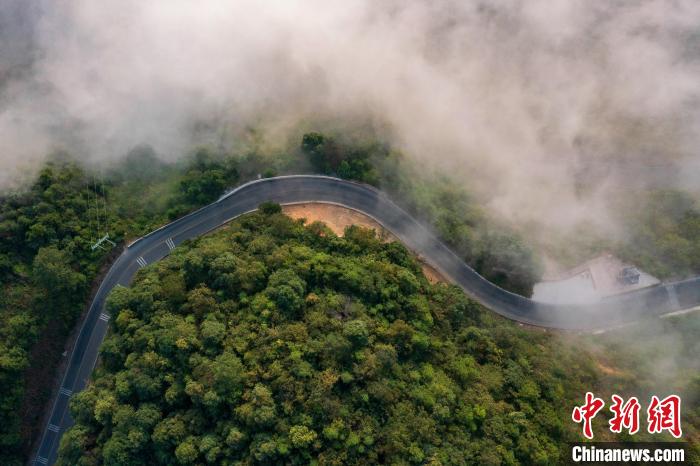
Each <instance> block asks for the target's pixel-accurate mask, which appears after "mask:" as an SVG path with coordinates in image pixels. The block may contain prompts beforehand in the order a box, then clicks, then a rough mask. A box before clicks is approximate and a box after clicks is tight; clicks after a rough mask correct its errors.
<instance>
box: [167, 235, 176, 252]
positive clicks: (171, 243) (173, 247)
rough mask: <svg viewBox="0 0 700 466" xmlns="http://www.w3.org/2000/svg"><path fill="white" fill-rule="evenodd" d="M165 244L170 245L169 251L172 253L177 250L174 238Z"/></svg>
mask: <svg viewBox="0 0 700 466" xmlns="http://www.w3.org/2000/svg"><path fill="white" fill-rule="evenodd" d="M165 244H167V245H168V249H170V250H171V251H172V250H173V249H175V242H174V241H173V239H172V238H168V239H166V240H165Z"/></svg>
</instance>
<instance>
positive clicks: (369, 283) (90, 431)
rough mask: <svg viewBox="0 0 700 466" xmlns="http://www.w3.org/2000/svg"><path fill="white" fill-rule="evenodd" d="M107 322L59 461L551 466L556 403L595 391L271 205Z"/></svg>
mask: <svg viewBox="0 0 700 466" xmlns="http://www.w3.org/2000/svg"><path fill="white" fill-rule="evenodd" d="M107 309H108V311H109V312H110V313H111V314H112V315H113V318H112V319H111V325H112V327H111V331H110V334H109V336H108V337H107V339H106V341H105V343H104V345H103V347H102V353H101V361H102V363H101V366H100V367H99V368H98V369H97V372H96V375H95V378H94V382H93V383H92V384H91V385H90V387H89V388H88V389H87V390H85V391H84V392H81V393H79V394H77V395H76V396H75V397H74V398H73V400H72V403H71V409H72V414H73V417H74V419H75V421H76V425H75V426H74V427H73V428H72V429H71V430H69V431H68V432H67V433H66V435H65V436H64V438H63V441H62V443H61V449H60V459H59V463H60V464H65V465H93V464H105V465H139V464H183V465H186V464H308V463H309V462H311V461H312V460H313V461H315V462H317V463H318V464H337V465H341V464H376V463H379V464H460V463H461V464H464V463H469V464H552V463H555V462H557V461H558V459H559V458H560V455H561V454H562V450H561V449H562V445H566V444H565V443H563V442H564V441H565V440H566V439H568V438H574V437H571V435H572V434H571V433H572V432H573V429H572V428H570V427H571V426H570V424H571V423H570V422H566V420H567V419H568V416H569V415H570V414H569V413H568V410H567V409H566V407H567V404H566V403H563V402H562V393H565V392H569V391H571V390H570V389H571V388H572V387H578V386H580V385H581V384H582V383H584V382H585V381H587V380H590V379H591V378H593V377H594V376H595V375H594V374H595V372H594V371H593V369H592V368H590V367H586V366H580V365H576V363H575V362H574V361H576V359H577V358H578V355H577V354H576V353H575V352H574V351H573V350H570V349H567V348H565V347H557V348H556V354H557V357H556V358H552V357H550V354H551V353H550V351H551V350H552V347H553V346H556V344H555V342H553V341H552V340H550V339H548V338H547V337H546V335H543V334H531V333H527V332H525V331H523V330H521V329H519V328H518V327H517V326H516V325H515V324H513V323H511V322H508V321H505V320H503V319H501V318H499V317H496V316H493V315H492V314H491V313H489V312H488V311H484V310H483V309H482V308H480V307H479V306H478V305H477V304H475V303H474V302H472V301H470V300H469V299H468V298H466V297H465V295H464V294H463V293H462V292H461V290H459V289H457V288H456V287H452V286H447V285H431V284H430V283H429V282H428V281H427V280H426V278H425V277H424V276H423V274H422V272H421V268H420V266H419V264H418V263H417V262H416V261H415V259H413V258H412V256H411V255H410V254H409V253H408V252H407V251H406V249H405V248H404V247H403V246H401V245H400V244H398V243H382V242H380V241H379V240H378V239H377V238H375V236H374V233H373V231H371V230H363V229H360V228H357V227H349V228H348V229H347V230H346V234H345V236H344V237H337V236H336V235H334V234H333V233H332V232H331V231H330V230H329V229H328V228H327V227H325V225H323V224H319V223H314V224H311V225H308V226H304V225H303V224H302V222H300V221H293V220H291V219H290V218H288V217H286V216H284V215H283V214H282V213H280V212H279V209H275V208H273V206H271V205H268V206H266V208H265V209H263V210H261V211H260V212H258V213H254V214H250V215H247V216H245V217H243V218H241V219H239V220H237V221H235V222H234V223H232V224H231V225H230V226H227V227H225V228H223V229H221V230H220V231H218V232H216V233H215V234H212V235H209V236H207V237H203V238H200V239H198V240H196V241H193V242H191V243H190V244H188V245H186V246H184V247H179V248H177V249H176V250H175V251H173V254H172V255H171V256H169V257H168V258H166V259H164V260H162V261H161V262H159V263H156V264H152V265H150V266H148V267H147V268H145V269H143V270H141V271H140V272H139V275H138V277H137V279H136V281H135V283H134V284H133V286H132V287H130V288H123V287H120V288H117V289H115V290H114V291H113V292H112V294H111V295H110V297H109V299H108V302H107ZM571 367H577V369H575V370H572V369H571ZM563 453H566V452H563Z"/></svg>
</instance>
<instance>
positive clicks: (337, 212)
mask: <svg viewBox="0 0 700 466" xmlns="http://www.w3.org/2000/svg"><path fill="white" fill-rule="evenodd" d="M282 211H283V212H284V213H285V214H286V215H288V216H289V217H291V218H293V219H300V218H303V219H306V222H307V223H313V222H316V221H318V222H323V223H325V224H326V225H327V226H328V228H330V229H331V230H332V231H333V233H335V234H336V235H338V236H343V234H344V233H345V228H346V227H349V226H350V225H357V226H360V227H363V228H371V229H373V230H374V231H376V232H377V236H378V237H379V239H381V240H382V241H387V242H389V241H398V239H397V238H396V236H394V235H393V234H392V233H391V232H390V231H389V230H387V229H386V228H384V227H383V226H382V225H381V224H380V223H379V222H377V221H376V220H374V219H373V218H371V217H369V216H367V215H365V214H363V213H362V212H358V211H357V210H353V209H349V208H347V207H343V206H339V205H335V204H326V203H321V202H309V203H305V204H293V205H286V206H282ZM418 260H419V261H420V263H421V266H422V268H423V275H425V277H426V278H427V279H428V281H430V283H438V282H441V283H446V282H447V281H448V280H447V279H446V278H445V277H444V276H443V275H442V274H441V273H440V272H438V271H437V270H436V269H435V268H433V267H432V266H430V265H428V264H427V263H425V261H423V260H421V258H418Z"/></svg>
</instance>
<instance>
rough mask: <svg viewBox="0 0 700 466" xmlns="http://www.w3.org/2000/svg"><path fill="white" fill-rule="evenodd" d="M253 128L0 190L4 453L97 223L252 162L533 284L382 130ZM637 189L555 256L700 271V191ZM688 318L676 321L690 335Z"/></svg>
mask: <svg viewBox="0 0 700 466" xmlns="http://www.w3.org/2000/svg"><path fill="white" fill-rule="evenodd" d="M254 136H255V137H254V138H253V139H254V140H253V141H252V142H250V141H249V143H248V144H243V145H242V146H241V147H238V148H236V149H235V150H234V151H233V152H221V151H217V150H212V149H210V148H202V149H198V150H195V151H193V152H192V154H190V155H189V156H187V157H185V158H184V159H181V160H179V161H178V162H164V161H163V160H162V159H161V158H159V157H158V156H157V154H155V153H154V152H153V150H151V149H150V148H148V147H140V148H136V149H134V150H133V151H132V152H131V153H130V154H128V155H127V156H126V157H125V158H124V159H123V160H121V161H120V162H119V163H117V164H115V165H112V166H110V167H107V168H105V169H102V170H91V169H86V168H84V167H82V166H81V165H79V164H77V163H76V162H74V161H72V159H71V158H70V157H69V156H67V155H65V154H58V155H56V156H54V157H52V158H51V161H50V162H49V163H47V165H46V166H45V167H44V169H42V171H41V172H40V174H39V175H38V176H37V178H36V180H35V182H34V183H33V184H32V185H31V186H29V187H28V188H26V189H25V190H23V191H19V192H14V193H3V194H0V354H1V355H2V356H0V419H2V420H3V422H2V423H0V464H8V465H13V464H21V463H22V462H23V460H22V458H23V457H24V456H25V455H26V454H27V452H28V449H29V446H30V442H31V440H32V438H33V436H35V435H36V434H37V433H38V431H39V429H40V428H41V425H40V422H39V421H40V416H41V415H42V412H43V408H44V405H45V402H46V401H47V399H48V396H49V395H50V391H51V389H52V386H53V377H54V376H55V374H56V370H57V367H58V366H59V364H60V363H61V361H62V356H61V353H62V352H63V349H64V346H65V343H66V339H67V338H68V336H69V334H70V332H71V330H72V329H73V328H74V326H75V323H76V322H77V321H78V318H79V316H80V314H81V313H82V312H83V311H84V310H85V308H86V305H87V303H88V301H89V297H90V293H91V289H92V287H93V286H94V285H95V283H97V282H98V278H99V276H100V274H101V271H102V270H103V269H104V267H105V266H107V265H108V263H109V259H110V257H112V255H113V254H116V253H118V251H119V248H115V249H114V250H112V251H106V250H99V249H98V250H96V251H93V250H92V249H91V245H92V244H93V242H94V241H95V240H96V239H97V237H98V236H101V234H103V233H104V232H106V231H109V233H110V235H111V238H112V239H113V240H115V241H116V242H117V243H118V244H119V245H120V246H121V245H123V244H124V242H126V241H129V240H130V239H133V238H136V237H138V236H141V235H143V234H145V233H147V232H149V231H151V230H153V229H155V228H157V227H158V226H160V225H162V224H164V223H166V222H167V221H168V220H170V219H174V218H177V217H178V216H180V215H182V214H184V213H186V212H188V211H191V210H193V209H196V208H198V207H199V206H201V205H203V204H205V203H207V202H211V201H213V200H215V199H216V198H217V197H218V196H219V195H220V194H221V193H222V192H223V191H224V190H225V189H226V188H228V187H231V186H235V185H236V184H239V183H241V182H244V181H247V180H250V179H253V178H255V177H257V176H259V175H263V176H273V175H277V174H287V173H326V174H330V175H337V176H341V177H345V178H349V179H355V180H358V181H363V182H367V183H371V184H373V185H376V186H379V187H380V188H382V189H383V190H385V191H387V192H389V193H390V195H391V196H392V197H393V198H394V199H396V200H397V201H399V203H400V204H401V205H402V206H404V207H405V208H407V209H408V210H409V211H411V212H412V213H413V214H414V215H416V216H418V217H420V218H421V219H422V220H424V221H425V222H426V223H429V224H431V225H434V227H435V229H436V230H437V232H438V233H439V234H440V235H441V236H442V237H443V239H444V240H445V241H446V242H448V243H449V244H450V245H451V247H452V248H453V249H454V250H455V251H457V252H458V253H459V254H460V255H461V256H462V257H463V258H465V260H466V261H467V262H468V263H470V264H471V265H472V266H474V267H475V268H476V269H477V270H478V271H479V272H481V273H482V274H484V275H485V276H486V277H487V278H489V279H490V280H492V281H494V282H496V283H498V284H500V285H501V286H503V287H505V288H507V289H510V290H513V291H517V292H520V293H523V294H529V291H530V289H531V287H532V284H533V283H534V282H535V281H537V279H538V278H539V274H540V265H539V262H538V260H537V255H536V254H534V253H533V252H532V251H533V250H532V248H531V246H530V245H529V242H528V240H526V239H525V238H524V237H522V236H520V235H519V234H518V233H517V232H516V231H515V230H514V229H513V228H512V226H511V225H508V224H507V223H505V222H504V221H502V220H500V221H499V220H495V219H493V218H491V217H490V216H489V215H488V214H487V213H486V212H484V211H483V210H481V208H480V207H479V204H480V202H479V201H477V200H476V199H475V198H474V197H472V194H471V193H469V192H468V190H467V189H466V188H465V187H464V186H461V185H457V184H455V183H454V182H453V181H450V180H449V179H447V178H444V177H439V176H433V175H431V174H429V173H424V172H422V171H419V170H417V169H416V168H415V167H414V166H413V165H411V163H410V161H408V160H406V159H405V158H404V157H402V155H401V154H400V153H399V152H397V151H395V150H393V149H392V148H391V147H389V146H388V145H386V144H381V143H378V142H377V141H376V140H374V139H372V138H368V139H362V138H356V137H344V136H342V135H333V136H331V135H328V134H320V133H308V134H306V135H305V136H304V137H303V138H301V140H297V142H295V143H294V144H292V145H291V146H289V147H287V148H285V149H284V150H279V149H278V150H273V151H270V150H268V149H266V148H265V147H264V144H262V143H260V141H259V140H257V139H258V137H259V135H254ZM635 199H636V200H637V201H638V203H637V204H636V206H635V208H630V206H624V208H622V207H621V209H620V210H621V212H624V213H625V215H624V222H625V224H626V225H627V230H628V233H629V234H628V235H627V236H626V238H625V239H624V240H620V241H610V240H606V239H601V238H596V237H595V236H593V237H591V238H592V239H591V240H590V241H588V239H590V238H588V237H586V236H585V235H582V236H581V238H577V242H573V243H572V242H570V241H569V242H568V243H567V244H568V245H571V246H576V247H572V248H570V249H569V250H562V251H561V252H562V254H561V257H563V258H564V257H566V255H567V253H570V252H571V251H572V250H577V251H579V253H578V257H579V258H581V257H586V255H587V254H588V255H590V254H595V253H597V252H599V251H600V250H601V249H608V250H613V251H614V252H616V253H618V254H619V255H621V256H622V257H624V258H625V259H628V260H630V261H632V262H634V263H637V264H639V265H640V266H641V267H643V268H644V269H645V270H648V271H650V272H652V273H655V274H656V275H657V276H660V277H672V278H678V277H683V276H687V275H690V274H693V273H700V269H698V267H699V266H698V264H700V260H699V259H698V252H699V251H700V225H699V221H698V219H700V209H699V208H698V204H697V202H696V201H694V200H693V198H691V197H690V196H689V195H688V194H685V193H681V192H675V191H664V192H651V193H645V194H644V196H642V197H637V198H635ZM694 329H696V326H693V325H679V326H678V329H677V330H678V331H679V332H684V338H685V339H687V340H688V341H695V340H697V332H696V331H695V330H694ZM664 330H668V329H664ZM654 332H655V331H650V332H648V335H647V336H646V337H645V338H647V340H649V339H650V338H649V335H653V334H654ZM523 338H526V339H527V338H530V337H528V336H527V335H524V336H523ZM532 338H535V337H534V336H533V337H532ZM662 341H663V340H662ZM597 344H600V342H598V343H597ZM658 347H659V348H663V347H664V345H663V344H661V343H660V344H659V345H658ZM615 351H616V352H617V353H619V354H620V355H621V357H624V360H622V361H621V362H620V364H621V365H623V366H624V365H625V364H627V363H628V362H629V361H636V360H635V358H634V357H632V356H630V355H631V353H626V352H625V351H624V348H622V349H621V348H616V349H615ZM635 351H636V350H635ZM608 362H610V361H608ZM632 367H633V366H632ZM684 367H687V366H684ZM691 370H692V369H691ZM633 372H634V371H633V370H632V371H631V372H630V373H632V374H633ZM695 372H697V369H696V370H695ZM686 375H687V374H686ZM684 380H685V379H684ZM615 383H616V382H615ZM686 385H687V384H682V386H686Z"/></svg>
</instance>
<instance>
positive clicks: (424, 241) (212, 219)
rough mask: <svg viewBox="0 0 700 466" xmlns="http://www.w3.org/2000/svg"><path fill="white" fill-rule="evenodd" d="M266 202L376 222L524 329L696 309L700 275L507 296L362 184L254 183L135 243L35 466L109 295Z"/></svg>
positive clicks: (51, 444)
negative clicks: (587, 301)
mask: <svg viewBox="0 0 700 466" xmlns="http://www.w3.org/2000/svg"><path fill="white" fill-rule="evenodd" d="M265 201H273V202H277V203H280V204H293V203H302V202H312V201H316V202H329V203H335V204H340V205H343V206H346V207H349V208H352V209H355V210H358V211H361V212H363V213H365V214H367V215H369V216H370V217H373V218H374V219H375V220H377V221H378V222H379V223H381V224H382V225H383V226H384V227H385V228H387V229H388V230H389V231H391V232H392V233H393V234H394V235H396V236H397V237H398V238H399V239H400V240H401V241H402V242H403V243H404V244H405V245H406V246H407V247H408V248H409V249H411V250H413V251H414V252H415V253H417V254H419V255H420V256H421V257H422V258H423V259H424V260H426V261H427V262H428V263H430V264H431V265H432V266H434V267H435V268H437V269H438V270H439V271H440V272H442V273H443V274H444V275H445V276H446V277H448V278H450V279H451V280H452V281H453V282H454V283H455V284H457V285H459V286H460V287H462V288H463V289H464V291H465V292H466V293H468V294H469V295H470V296H472V297H473V298H474V299H476V300H477V301H479V302H480V303H481V304H483V305H484V306H486V307H487V308H489V309H491V310H492V311H494V312H497V313H498V314H500V315H502V316H505V317H507V318H509V319H513V320H516V321H518V322H523V323H526V324H531V325H537V326H541V327H550V328H558V329H577V330H592V329H601V328H610V327H615V326H619V325H623V324H625V323H629V322H632V321H635V320H638V319H640V318H642V317H646V316H659V315H663V314H667V313H670V312H674V311H678V310H682V309H689V308H693V307H695V306H698V305H700V277H697V278H694V279H690V280H685V281H682V282H676V283H669V284H662V285H657V286H654V287H650V288H644V289H641V290H638V291H634V292H630V293H627V294H624V295H618V296H616V297H613V298H608V299H605V300H603V301H601V302H599V303H596V304H594V305H568V306H566V305H565V306H562V305H552V304H546V303H540V302H535V301H532V300H530V299H528V298H525V297H523V296H519V295H516V294H513V293H510V292H508V291H506V290H504V289H502V288H499V287H498V286H496V285H494V284H493V283H491V282H489V281H487V280H486V279H484V278H483V277H481V276H480V275H479V274H477V273H476V272H475V271H474V270H473V269H472V268H470V267H469V266H468V265H466V264H465V263H464V262H463V261H462V260H461V259H460V258H459V257H458V256H457V255H455V254H454V253H453V252H452V251H451V250H450V249H449V248H448V247H447V246H445V245H444V244H443V243H442V242H441V241H440V240H439V239H438V238H437V235H436V234H435V233H433V232H432V231H431V229H430V228H429V227H427V226H424V225H422V224H421V223H419V222H418V221H417V220H416V219H414V218H413V217H412V216H411V215H409V214H408V213H407V212H405V211H404V210H402V209H401V208H400V207H398V206H397V205H396V204H394V203H393V202H392V201H391V200H390V199H389V198H388V197H387V196H386V195H385V194H383V193H382V192H380V191H378V190H376V189H374V188H372V187H369V186H366V185H363V184H359V183H354V182H349V181H345V180H340V179H337V178H330V177H323V176H286V177H277V178H267V179H262V180H257V181H253V182H250V183H247V184H245V185H242V186H241V187H239V188H237V189H235V190H234V191H231V192H230V193H228V194H226V195H224V196H222V197H221V199H219V200H218V201H217V202H214V203H212V204H210V205H208V206H206V207H204V208H202V209H200V210H198V211H196V212H194V213H192V214H190V215H187V216H185V217H182V218H180V219H178V220H176V221H174V222H173V223H170V224H168V225H166V226H164V227H162V228H160V229H158V230H156V231H154V232H152V233H150V234H148V235H146V236H144V237H143V238H141V239H139V240H137V241H136V242H134V243H132V244H131V245H130V246H129V247H127V248H126V249H125V250H124V252H123V253H122V254H121V256H119V258H118V259H117V260H116V261H115V263H114V265H112V267H111V269H110V270H109V272H108V273H107V276H106V277H105V279H104V280H103V282H102V284H101V285H100V287H99V289H98V291H97V294H96V295H95V298H94V300H93V302H92V304H91V306H90V310H89V311H88V314H87V316H86V318H85V320H84V322H83V326H82V328H81V330H80V333H79V335H78V338H77V340H76V342H75V347H74V348H73V351H72V353H71V355H70V362H69V364H68V366H67V368H66V371H65V374H64V376H63V381H62V383H61V386H60V388H59V390H58V392H57V394H56V398H55V401H54V404H53V407H52V411H51V416H50V418H49V421H48V424H47V425H46V426H45V428H44V432H43V434H42V439H41V444H40V446H39V451H38V453H37V455H36V456H35V457H34V464H39V465H44V464H53V463H54V462H55V461H56V455H57V451H58V444H59V440H60V438H61V435H62V434H63V432H64V431H65V430H66V429H67V428H68V427H70V426H71V425H72V424H73V420H72V419H71V417H70V413H69V412H68V402H69V400H70V397H71V396H72V395H73V394H74V393H76V392H79V391H80V390H82V389H84V388H85V386H86V384H87V382H88V379H89V377H90V374H91V372H92V370H93V368H94V366H95V363H96V361H97V356H98V352H99V348H100V344H101V343H102V340H103V339H104V337H105V334H106V333H107V329H108V322H109V319H110V316H109V315H107V314H106V313H105V310H104V302H105V298H106V297H107V294H108V293H109V292H110V290H111V289H112V288H114V286H116V285H129V284H130V283H131V280H132V279H133V277H134V274H135V273H136V271H137V270H139V269H140V268H141V267H144V266H146V265H148V264H151V263H153V262H155V261H157V260H160V259H162V258H163V257H165V256H166V255H168V253H169V252H170V251H171V250H172V249H173V248H175V247H176V246H177V245H178V244H180V243H182V242H183V241H185V240H187V239H190V238H195V237H197V236H200V235H202V234H204V233H207V232H209V231H211V230H213V229H215V228H217V227H218V226H220V225H222V224H224V223H226V222H228V221H230V220H232V219H234V218H236V217H238V216H240V215H242V214H244V213H247V212H250V211H253V210H256V209H257V206H258V205H259V204H261V203H262V202H265Z"/></svg>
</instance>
